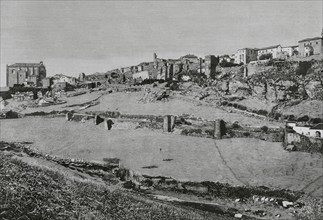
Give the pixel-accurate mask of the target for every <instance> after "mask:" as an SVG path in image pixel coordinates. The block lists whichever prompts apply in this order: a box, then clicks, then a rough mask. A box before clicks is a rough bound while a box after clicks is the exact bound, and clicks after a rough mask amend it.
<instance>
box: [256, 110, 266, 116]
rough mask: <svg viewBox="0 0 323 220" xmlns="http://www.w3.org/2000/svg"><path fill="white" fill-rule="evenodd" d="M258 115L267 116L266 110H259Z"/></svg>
mask: <svg viewBox="0 0 323 220" xmlns="http://www.w3.org/2000/svg"><path fill="white" fill-rule="evenodd" d="M258 114H259V115H264V116H267V115H268V112H267V111H266V110H263V109H260V110H259V111H258Z"/></svg>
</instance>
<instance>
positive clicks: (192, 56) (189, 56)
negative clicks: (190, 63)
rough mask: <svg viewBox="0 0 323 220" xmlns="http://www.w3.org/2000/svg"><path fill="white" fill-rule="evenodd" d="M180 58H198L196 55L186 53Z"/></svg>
mask: <svg viewBox="0 0 323 220" xmlns="http://www.w3.org/2000/svg"><path fill="white" fill-rule="evenodd" d="M181 58H194V59H196V58H198V57H197V56H195V55H194V54H187V55H185V56H182V57H181Z"/></svg>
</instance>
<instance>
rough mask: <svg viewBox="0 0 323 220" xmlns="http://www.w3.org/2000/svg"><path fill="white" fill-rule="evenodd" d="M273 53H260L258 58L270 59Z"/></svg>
mask: <svg viewBox="0 0 323 220" xmlns="http://www.w3.org/2000/svg"><path fill="white" fill-rule="evenodd" d="M272 58H273V55H272V54H271V53H265V54H262V55H260V57H259V60H271V59H272Z"/></svg>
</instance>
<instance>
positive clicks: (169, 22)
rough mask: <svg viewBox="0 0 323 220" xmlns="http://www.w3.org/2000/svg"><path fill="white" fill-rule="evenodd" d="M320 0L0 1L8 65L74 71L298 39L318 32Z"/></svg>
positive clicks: (284, 43) (3, 51) (292, 42)
mask: <svg viewBox="0 0 323 220" xmlns="http://www.w3.org/2000/svg"><path fill="white" fill-rule="evenodd" d="M321 30H322V1H293V2H291V1H285V2H281V1H256V2H255V1H239V2H236V1H226V2H224V1H202V2H201V1H176V2H174V1H172V2H171V1H154V2H148V1H131V2H130V1H121V2H120V1H119V2H117V1H94V2H93V1H92V2H91V1H43V2H41V1H21V0H20V1H1V41H0V42H1V86H3V85H4V84H5V78H4V77H5V68H6V64H12V63H15V62H39V61H44V64H45V66H46V68H47V73H48V74H47V75H54V74H56V73H63V74H67V75H73V76H77V75H78V74H79V73H80V72H84V73H86V74H90V73H94V72H105V71H107V70H109V69H112V68H117V67H121V66H129V65H136V64H138V63H140V62H142V61H151V60H152V59H153V52H156V53H157V55H158V57H161V58H177V57H179V56H182V55H185V54H188V53H193V54H196V55H198V56H205V55H207V54H215V55H221V54H231V53H234V52H235V51H236V50H237V49H239V48H243V47H266V46H271V45H276V44H281V45H282V46H287V45H296V44H297V42H298V40H301V39H303V38H307V37H315V36H320V34H321Z"/></svg>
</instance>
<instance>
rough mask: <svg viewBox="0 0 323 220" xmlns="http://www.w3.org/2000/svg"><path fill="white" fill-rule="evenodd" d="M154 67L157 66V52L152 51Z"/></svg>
mask: <svg viewBox="0 0 323 220" xmlns="http://www.w3.org/2000/svg"><path fill="white" fill-rule="evenodd" d="M154 67H155V69H157V68H158V62H157V54H156V53H154Z"/></svg>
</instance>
